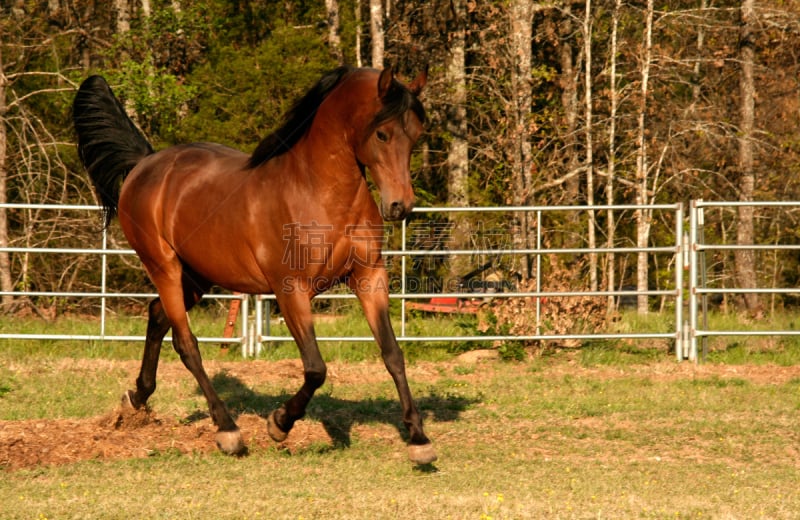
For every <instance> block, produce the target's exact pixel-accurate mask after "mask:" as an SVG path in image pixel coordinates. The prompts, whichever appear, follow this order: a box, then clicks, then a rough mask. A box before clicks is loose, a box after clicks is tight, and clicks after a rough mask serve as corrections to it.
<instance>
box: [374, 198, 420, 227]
mask: <svg viewBox="0 0 800 520" xmlns="http://www.w3.org/2000/svg"><path fill="white" fill-rule="evenodd" d="M412 209H414V203H413V202H411V203H409V204H407V203H405V202H403V201H400V200H396V201H394V202H391V203H390V204H382V205H381V216H382V217H383V220H385V221H387V222H395V221H399V220H404V219H405V218H406V217H407V216H408V214H409V213H411V210H412Z"/></svg>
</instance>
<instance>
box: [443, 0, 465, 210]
mask: <svg viewBox="0 0 800 520" xmlns="http://www.w3.org/2000/svg"><path fill="white" fill-rule="evenodd" d="M452 6H453V10H454V13H455V16H456V19H455V20H454V30H453V32H452V34H451V36H450V49H449V51H450V52H449V54H448V57H447V71H446V74H447V84H448V86H449V90H450V96H449V97H450V107H449V108H448V111H447V131H448V134H449V135H450V149H449V150H448V153H447V172H448V176H447V180H448V182H447V186H448V193H447V204H448V205H449V206H465V205H466V204H467V191H468V184H467V171H468V167H469V150H468V147H467V77H466V71H465V67H466V49H465V46H466V40H465V31H464V17H465V16H466V9H465V6H464V0H453V2H452Z"/></svg>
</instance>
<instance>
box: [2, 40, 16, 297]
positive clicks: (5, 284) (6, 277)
mask: <svg viewBox="0 0 800 520" xmlns="http://www.w3.org/2000/svg"><path fill="white" fill-rule="evenodd" d="M7 86H8V80H7V78H6V75H5V73H4V67H3V48H2V47H1V46H0V204H5V203H7V202H8V168H7V166H6V165H7V150H8V138H7V132H6V112H7V107H6V88H7ZM9 245H10V241H9V236H8V210H7V209H6V208H4V207H3V208H0V247H8V246H9ZM13 289H14V282H13V278H12V276H11V259H10V256H9V254H8V252H7V251H0V290H2V291H3V292H5V293H8V292H11V291H12V290H13ZM0 301H2V306H3V307H4V308H8V307H9V306H10V305H11V304H12V303H13V302H14V299H13V297H12V296H11V295H10V294H5V295H3V297H2V299H0Z"/></svg>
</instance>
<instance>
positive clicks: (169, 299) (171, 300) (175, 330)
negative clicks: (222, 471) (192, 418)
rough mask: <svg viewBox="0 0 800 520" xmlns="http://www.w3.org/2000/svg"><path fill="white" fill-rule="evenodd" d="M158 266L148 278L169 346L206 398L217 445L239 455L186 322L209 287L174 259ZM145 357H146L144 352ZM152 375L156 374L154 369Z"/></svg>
mask: <svg viewBox="0 0 800 520" xmlns="http://www.w3.org/2000/svg"><path fill="white" fill-rule="evenodd" d="M157 265H158V268H157V269H153V270H151V269H150V268H149V267H148V272H149V273H150V279H151V280H152V281H153V283H154V284H155V286H156V288H157V289H158V293H159V295H160V297H161V298H160V301H161V307H162V309H163V312H164V315H165V316H166V317H167V320H168V322H169V325H170V326H171V328H172V346H173V347H174V348H175V351H176V352H177V353H178V355H179V356H180V358H181V361H182V362H183V364H184V366H186V368H188V369H189V371H190V372H191V373H192V375H193V376H194V378H195V380H196V381H197V384H198V386H200V389H201V390H202V391H203V394H204V395H205V397H206V401H207V402H208V407H209V412H210V413H211V419H212V420H213V421H214V424H216V425H217V428H218V430H217V435H216V441H217V445H218V446H219V448H220V449H221V450H222V451H223V452H225V453H228V454H231V455H237V454H240V453H242V452H244V450H245V446H244V443H243V442H242V435H241V433H240V432H239V427H238V426H236V423H235V422H234V420H233V418H232V417H231V415H230V413H229V412H228V409H227V408H226V407H225V404H224V403H223V402H222V400H221V399H220V398H219V396H218V395H217V392H216V391H215V390H214V387H213V386H212V385H211V381H210V380H209V378H208V374H206V371H205V369H204V368H203V360H202V358H201V357H200V349H199V348H198V346H197V338H196V337H195V335H194V334H192V331H191V329H190V328H189V319H188V317H187V316H186V311H187V310H188V308H191V307H192V306H193V305H194V303H196V302H197V301H198V300H199V299H200V297H201V296H202V294H203V292H205V291H206V290H207V289H208V288H209V286H210V284H208V282H206V281H205V280H201V279H200V278H199V277H197V276H195V275H193V274H192V273H191V272H190V271H188V270H187V269H186V268H185V266H183V265H181V263H180V262H179V261H178V260H177V259H173V261H170V262H166V261H165V262H162V263H160V264H157ZM154 328H155V326H154ZM159 332H160V330H159ZM145 355H146V356H147V353H146V354H145ZM146 364H147V361H145V362H144V363H143V364H142V367H143V370H144V369H145V365H146ZM152 372H153V375H155V369H153V370H152Z"/></svg>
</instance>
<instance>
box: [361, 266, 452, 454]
mask: <svg viewBox="0 0 800 520" xmlns="http://www.w3.org/2000/svg"><path fill="white" fill-rule="evenodd" d="M359 274H360V276H355V275H354V276H353V277H351V278H350V288H351V289H352V290H353V292H355V293H356V295H357V296H358V299H359V300H360V301H361V306H362V307H363V308H364V314H365V315H366V317H367V322H369V327H370V329H371V330H372V334H373V336H375V341H377V342H378V346H379V347H380V349H381V356H382V357H383V362H384V364H385V365H386V369H387V370H388V371H389V374H391V376H392V379H393V380H394V384H395V386H396V387H397V394H398V396H399V397H400V405H401V406H402V408H403V423H404V424H405V425H406V428H408V433H409V435H410V441H409V444H408V456H409V458H410V459H411V461H412V462H414V463H416V464H430V463H431V462H433V461H435V460H436V451H435V450H434V449H433V445H432V444H431V441H430V440H429V439H428V437H427V436H426V435H425V432H424V431H423V429H422V417H421V416H420V414H419V411H418V410H417V406H416V405H415V404H414V399H413V398H412V397H411V390H410V389H409V387H408V380H407V378H406V365H405V359H404V357H403V351H402V350H400V346H399V345H398V344H397V338H396V337H395V335H394V330H393V329H392V323H391V321H390V320H389V293H388V287H389V286H388V279H387V275H386V271H385V270H384V269H383V268H375V269H369V270H367V272H366V273H359Z"/></svg>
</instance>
